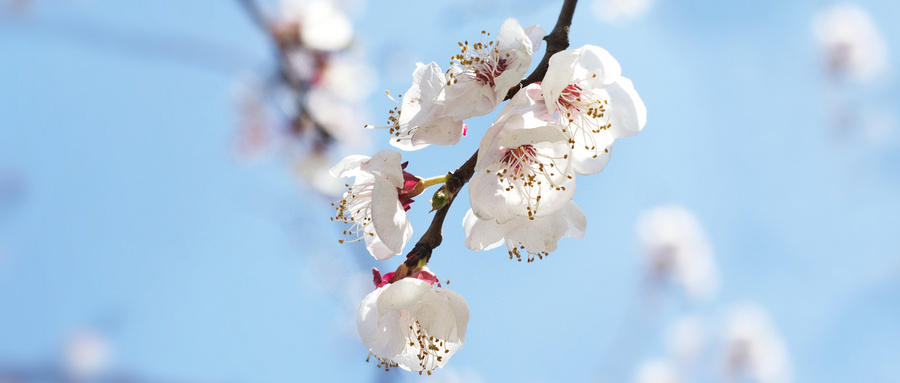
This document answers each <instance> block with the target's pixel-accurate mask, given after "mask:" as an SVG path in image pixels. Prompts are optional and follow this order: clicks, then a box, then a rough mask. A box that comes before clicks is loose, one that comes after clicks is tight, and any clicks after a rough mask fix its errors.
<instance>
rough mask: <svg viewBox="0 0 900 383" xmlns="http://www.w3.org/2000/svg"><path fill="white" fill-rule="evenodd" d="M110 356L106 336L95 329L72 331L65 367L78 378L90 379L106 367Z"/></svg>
mask: <svg viewBox="0 0 900 383" xmlns="http://www.w3.org/2000/svg"><path fill="white" fill-rule="evenodd" d="M109 358H110V350H109V344H108V342H107V340H106V338H105V337H104V336H103V335H102V334H100V333H99V332H97V331H95V330H91V329H80V330H76V331H75V332H73V333H71V334H70V335H69V338H68V339H67V340H66V343H65V348H64V349H63V369H64V371H65V372H66V374H67V375H68V376H71V377H73V378H75V379H76V380H89V379H92V378H95V377H96V376H97V375H98V374H100V373H102V372H103V370H104V369H106V367H107V366H108V364H109Z"/></svg>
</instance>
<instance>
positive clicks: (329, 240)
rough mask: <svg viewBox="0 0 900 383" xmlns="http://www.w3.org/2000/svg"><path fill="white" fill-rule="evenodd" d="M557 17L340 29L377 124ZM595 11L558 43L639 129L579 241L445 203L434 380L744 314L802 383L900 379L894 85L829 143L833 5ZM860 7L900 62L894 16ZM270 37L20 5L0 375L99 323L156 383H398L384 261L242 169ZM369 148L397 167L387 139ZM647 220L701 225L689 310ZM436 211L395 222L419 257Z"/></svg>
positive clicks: (97, 5)
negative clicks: (363, 312)
mask: <svg viewBox="0 0 900 383" xmlns="http://www.w3.org/2000/svg"><path fill="white" fill-rule="evenodd" d="M556 3H557V2H544V1H511V0H501V1H497V2H495V4H487V3H485V2H483V1H472V0H461V1H456V2H447V1H433V2H415V1H398V2H391V3H389V4H380V3H379V4H375V2H371V1H370V2H369V4H367V5H366V6H365V7H364V8H363V9H361V10H359V11H358V12H356V13H355V14H354V15H353V18H354V22H355V26H356V28H357V30H358V33H359V36H361V37H360V38H359V45H360V46H361V47H362V48H363V49H364V50H365V54H366V57H367V58H368V59H369V60H370V63H371V65H373V66H374V68H375V73H376V74H377V77H376V79H375V80H376V85H375V88H376V91H375V92H373V94H372V96H371V97H370V98H369V100H368V102H367V105H368V109H369V110H368V113H369V115H370V116H371V118H372V120H373V121H371V122H372V123H376V124H380V123H382V122H383V121H384V120H385V119H386V117H387V110H388V109H389V108H391V107H393V104H392V101H390V100H389V99H387V98H386V97H383V96H382V93H380V91H381V90H383V89H387V90H390V91H391V92H392V93H394V94H396V93H402V92H404V91H405V90H406V89H407V88H408V87H409V82H410V75H411V73H412V70H413V69H414V68H415V62H417V61H423V62H428V61H436V62H438V63H439V64H441V65H444V66H446V64H447V62H448V61H449V57H450V56H451V55H452V54H454V53H455V51H456V42H457V41H459V40H466V39H468V40H470V41H471V40H474V39H477V37H478V34H479V33H480V31H481V30H487V31H495V30H496V29H498V28H499V26H500V24H501V23H502V21H503V20H504V19H505V18H506V17H515V18H517V19H518V20H519V21H520V22H521V23H522V24H523V25H530V24H535V23H537V24H541V25H542V26H544V27H545V29H548V30H549V29H550V28H552V25H553V23H554V22H555V20H556V17H557V14H558V7H559V4H556ZM589 3H590V2H589V1H586V0H582V4H580V5H579V8H578V10H577V12H576V16H575V19H574V21H573V26H572V34H571V41H572V46H573V47H577V46H580V45H584V44H595V45H600V46H602V47H604V48H606V49H607V50H608V51H610V52H611V53H612V54H613V56H614V57H616V58H617V59H618V60H619V62H620V63H621V65H622V68H623V74H624V75H625V76H627V77H629V78H630V79H632V80H633V82H634V84H635V88H636V89H637V91H638V92H639V93H640V95H641V97H642V99H643V100H644V102H645V104H646V105H647V109H648V123H647V125H646V127H645V129H644V130H643V131H642V132H641V133H640V134H639V135H637V136H635V137H632V138H628V139H622V140H619V141H617V142H616V146H615V149H614V150H613V155H612V159H611V161H610V163H609V165H608V166H607V168H606V169H605V170H604V171H603V172H602V173H600V174H598V175H594V176H590V177H582V178H580V179H579V185H578V192H577V193H576V196H575V201H576V202H577V203H578V204H579V205H580V206H581V207H582V208H583V209H584V211H585V213H586V214H587V217H588V229H587V235H586V238H585V239H579V240H574V239H564V240H562V241H561V242H560V247H559V250H557V252H555V253H553V254H552V255H551V256H550V257H549V258H547V259H544V260H542V261H540V262H535V263H531V264H524V263H516V262H513V261H509V260H508V259H507V255H506V253H505V252H504V251H502V250H500V249H497V250H494V251H488V252H473V251H469V250H467V249H466V248H465V247H464V246H463V234H462V230H461V221H462V217H463V215H464V214H465V210H466V209H465V206H466V205H467V204H468V201H467V199H466V198H465V193H463V194H462V196H463V199H460V200H459V201H457V202H456V205H455V206H454V207H455V209H453V210H452V211H451V212H450V214H449V216H448V219H447V223H446V224H445V226H444V234H445V239H444V242H443V245H442V246H441V247H440V248H438V249H437V250H436V251H435V255H434V257H433V259H432V262H431V263H430V266H431V268H432V270H434V271H435V272H437V273H438V275H439V277H440V278H441V279H442V280H443V279H449V280H450V281H451V283H450V285H449V286H447V287H449V288H452V289H454V290H456V291H458V292H459V293H460V294H462V296H463V297H465V298H466V300H467V301H468V303H469V307H470V310H471V313H472V316H471V320H470V322H469V331H468V334H467V342H466V345H465V347H464V348H463V349H462V350H461V351H460V352H459V353H458V354H457V355H456V356H454V357H453V359H452V360H451V362H450V364H449V367H450V368H449V369H448V371H438V373H437V374H436V377H435V379H440V378H441V377H442V376H443V378H445V379H446V378H449V377H452V376H463V377H465V376H468V377H469V378H470V379H472V378H473V377H476V378H478V379H481V380H482V381H485V382H502V381H519V382H556V381H574V382H589V381H598V380H601V379H602V381H617V382H618V381H631V380H632V375H633V373H634V369H635V368H636V367H637V365H638V364H639V363H640V362H641V361H642V360H644V359H645V358H650V357H657V356H665V349H664V347H663V345H662V338H663V336H662V334H663V331H664V329H665V327H666V325H667V324H669V323H671V322H672V321H673V320H674V319H675V318H678V317H679V316H680V315H682V314H685V313H696V314H702V315H707V316H709V317H710V318H713V319H715V318H718V317H720V316H721V315H722V313H723V312H724V311H725V310H726V309H727V307H729V306H730V305H731V304H733V303H738V302H746V301H752V302H756V303H757V304H759V305H760V306H762V307H764V308H765V309H766V310H767V311H768V313H769V316H770V317H771V320H772V322H773V324H774V326H775V328H776V329H777V330H778V332H779V333H780V334H781V335H782V337H783V338H784V340H785V342H786V344H787V347H788V351H789V353H790V357H791V360H792V364H793V370H794V376H795V379H794V380H795V381H798V382H801V381H819V382H837V381H848V380H854V381H869V382H888V381H896V380H897V379H898V378H900V365H898V364H897V363H896V344H897V343H898V342H900V322H898V321H896V320H893V319H891V318H897V317H898V314H900V312H898V310H900V306H898V303H900V300H898V298H900V295H898V294H900V280H898V278H900V244H898V242H897V241H896V238H897V231H898V228H900V167H898V163H900V162H898V161H900V156H898V145H900V134H898V129H900V125H898V121H900V116H898V115H897V113H898V111H900V86H898V82H897V78H896V74H892V75H888V76H887V77H885V78H883V79H881V80H880V81H879V82H878V83H876V84H871V85H866V86H851V87H848V88H846V89H845V91H846V92H847V93H848V94H849V95H850V96H848V97H850V99H851V100H852V102H851V106H852V110H853V113H854V115H855V116H857V117H858V120H857V121H858V122H856V123H854V124H852V126H851V128H849V129H847V131H845V132H842V133H841V132H837V130H836V128H835V123H834V114H833V112H834V110H833V108H831V107H830V104H829V102H828V99H827V97H826V95H825V92H826V89H827V85H826V82H825V78H826V76H825V72H824V65H823V64H822V62H821V57H820V52H819V51H818V50H817V47H816V45H815V41H814V39H813V36H812V34H811V27H810V23H811V21H812V18H813V15H814V13H815V12H816V10H818V9H820V8H822V7H824V6H826V5H827V4H828V3H827V2H822V1H792V2H780V1H761V2H759V1H758V2H706V1H697V0H690V1H680V2H671V1H663V0H659V1H657V2H656V4H655V6H654V8H652V9H651V10H650V12H649V13H648V14H646V15H645V16H643V17H642V18H640V19H637V20H634V21H631V22H627V23H620V24H612V25H610V24H604V23H601V22H599V21H597V20H596V19H595V18H594V17H593V15H592V14H591V12H590V4H589ZM857 4H859V5H860V6H861V7H863V8H864V9H866V10H868V11H869V12H870V14H871V15H872V17H873V19H874V21H875V22H876V24H877V25H878V27H880V29H881V32H882V33H883V35H884V37H885V39H886V42H887V45H888V49H889V52H890V53H891V54H892V55H891V56H890V63H891V66H892V67H893V68H898V67H900V66H898V54H897V53H896V52H897V51H898V49H897V48H898V44H900V26H898V25H897V23H896V22H895V20H893V18H894V17H895V15H897V14H900V4H897V3H896V2H893V1H889V0H881V1H861V2H857ZM266 44H267V41H266V40H265V38H264V36H262V35H261V34H260V33H259V32H258V30H257V29H255V27H254V25H252V24H251V23H250V22H249V20H248V18H247V17H246V16H245V15H244V14H243V13H242V12H241V9H240V8H239V7H238V6H237V5H236V3H233V2H213V1H205V2H175V1H157V2H136V1H133V2H120V1H119V2H117V1H104V0H94V1H35V2H34V4H33V5H32V7H31V8H30V9H29V10H28V12H27V13H25V14H21V15H12V14H9V13H5V14H4V16H3V18H2V19H0V49H2V51H3V52H5V53H4V54H3V55H0V84H2V86H0V111H2V115H0V116H2V117H0V118H2V120H0V177H5V179H7V180H13V181H14V182H13V183H14V184H15V185H18V186H16V187H15V188H14V189H15V191H14V192H10V193H8V197H7V198H5V199H4V200H3V201H2V202H0V307H3V308H4V310H3V312H4V315H0V367H2V366H9V365H19V366H21V365H49V364H53V363H55V360H56V359H57V358H58V354H59V348H60V347H61V345H62V343H63V342H64V340H65V339H66V336H67V335H68V334H70V333H71V332H72V331H73V330H75V329H78V328H84V327H90V328H96V329H98V330H99V331H102V332H103V333H104V334H105V336H106V337H107V338H108V340H109V342H110V347H111V349H112V350H113V359H112V362H111V368H112V369H114V370H118V371H128V372H129V373H133V374H138V375H141V376H148V377H152V378H156V379H162V380H169V381H171V380H179V381H185V380H187V381H199V382H224V381H228V382H248V383H249V382H287V381H377V380H379V379H387V378H396V379H400V380H403V379H407V378H409V377H408V376H405V375H404V374H396V373H392V374H389V375H385V374H382V373H381V372H380V371H379V370H377V369H376V368H375V366H374V364H373V363H368V364H367V363H365V361H364V360H365V357H366V355H367V351H366V349H365V348H364V347H363V346H362V344H361V342H360V341H359V340H358V338H357V337H356V335H355V333H354V332H355V329H354V326H353V321H354V320H355V311H354V310H355V308H354V307H353V306H354V305H355V304H356V303H353V302H358V301H359V299H361V295H359V294H360V291H362V290H360V289H359V288H356V287H355V286H356V285H358V284H359V278H355V277H354V276H355V275H356V272H358V271H360V270H363V271H364V270H365V269H366V268H368V267H371V266H372V265H374V264H375V262H374V260H371V259H370V257H369V256H368V255H367V254H365V252H364V251H361V249H360V248H357V247H354V246H353V245H344V246H339V245H338V244H337V243H336V242H337V239H338V234H340V230H341V229H342V228H341V227H340V226H338V225H336V224H332V223H331V222H330V221H329V220H328V217H329V216H330V215H331V214H332V210H331V209H332V208H331V207H330V206H329V203H330V202H331V201H330V200H328V199H327V198H323V197H321V196H319V195H317V194H315V193H313V192H312V191H311V190H309V188H307V187H306V186H304V185H303V184H302V183H301V182H300V181H299V180H298V179H296V178H294V177H293V176H292V175H291V171H290V169H289V167H290V166H289V164H288V163H287V161H286V160H285V158H284V157H285V156H283V155H278V154H277V153H276V154H271V155H269V156H267V157H263V158H261V159H256V160H254V161H248V160H246V159H242V158H240V157H239V156H237V155H236V154H235V152H234V138H235V132H236V130H237V123H238V122H237V121H238V119H237V111H236V101H235V93H236V92H235V91H236V89H238V88H239V87H240V84H241V83H242V81H246V79H247V78H249V77H252V76H254V75H256V76H265V75H267V74H268V73H269V72H268V71H271V68H272V65H273V61H272V57H271V56H270V50H269V47H268V46H267V45H266ZM894 72H895V73H896V69H895V70H894ZM885 113H886V114H887V115H891V114H893V124H892V125H891V124H889V125H888V128H887V134H884V135H882V136H880V137H879V138H877V139H873V138H871V137H870V136H869V135H868V134H866V129H867V127H866V125H867V124H869V123H871V119H870V118H869V117H871V116H875V115H880V114H885ZM491 121H492V119H491V116H486V117H483V118H478V119H473V120H471V121H469V126H470V130H469V137H466V138H465V139H464V140H463V142H461V143H460V144H459V145H457V146H454V147H436V148H428V149H426V150H422V151H418V152H413V153H404V159H408V160H409V161H410V165H409V168H408V170H411V171H412V172H413V173H415V174H417V175H419V176H433V175H438V174H442V173H444V172H446V171H448V170H453V169H454V168H456V167H457V166H459V165H460V164H462V163H463V162H464V161H465V159H467V158H468V157H469V156H470V154H471V153H472V152H473V151H474V150H475V149H476V148H477V146H478V137H479V136H478V134H479V133H480V132H483V131H484V130H486V128H487V127H488V126H489V125H490V123H491ZM359 134H366V135H370V136H371V139H372V140H373V141H374V142H375V145H374V146H375V148H374V149H375V150H377V149H378V148H381V147H386V143H387V135H386V133H385V132H382V131H365V130H362V129H361V130H360V133H359ZM372 153H374V150H373V152H372ZM372 153H364V154H372ZM420 199H422V200H423V201H424V200H425V199H424V198H420ZM664 204H679V205H682V206H685V207H687V208H688V209H690V210H692V211H693V212H694V213H695V214H696V215H697V217H698V219H699V221H700V222H701V224H702V225H703V226H704V228H705V230H706V231H707V233H708V235H709V237H710V239H711V242H712V244H713V247H714V250H715V255H716V260H717V263H718V265H719V271H720V274H721V278H722V283H721V289H720V291H719V294H718V295H717V297H716V298H715V299H714V300H713V301H712V302H709V303H706V304H703V305H698V304H692V303H689V302H686V301H685V300H683V299H681V298H680V297H679V295H678V294H677V293H676V292H675V291H663V292H661V293H659V295H658V296H656V298H655V300H654V301H653V302H655V304H656V308H655V309H653V310H649V311H648V312H642V311H639V310H636V309H635V308H636V307H641V306H640V305H641V304H643V303H641V302H643V301H642V300H643V299H647V298H646V297H645V296H644V295H642V294H643V293H642V290H641V288H642V282H643V281H642V274H641V272H642V270H641V264H640V261H639V260H640V258H639V255H640V254H639V252H638V250H639V248H638V244H637V238H636V235H635V233H634V225H635V222H636V220H637V218H638V216H639V215H640V214H641V213H642V212H644V211H646V210H647V209H650V208H653V207H656V206H659V205H664ZM427 210H428V209H427V208H426V206H415V205H414V208H413V209H412V210H411V211H410V214H411V218H412V221H413V224H414V228H415V230H416V234H415V235H414V238H418V235H420V234H421V233H422V232H424V227H425V226H426V225H427V222H428V221H429V220H430V216H428V215H427ZM360 247H361V246H360ZM399 262H400V260H396V259H395V260H390V261H386V262H382V264H380V265H378V266H379V268H381V269H382V270H385V269H388V270H389V269H393V268H394V267H396V265H397V264H398V263H399ZM348 286H349V287H350V288H349V289H348V288H347V287H348ZM345 290H349V291H351V292H352V293H346V292H345ZM348 294H349V295H348ZM636 312H639V313H642V314H636ZM635 315H639V317H635ZM711 331H715V329H711ZM617 339H625V341H621V340H617ZM617 342H624V343H617ZM620 344H625V345H627V347H623V348H621V349H619V348H618V347H619V346H618V345H620ZM442 374H443V375H442ZM409 375H410V376H411V375H412V374H409Z"/></svg>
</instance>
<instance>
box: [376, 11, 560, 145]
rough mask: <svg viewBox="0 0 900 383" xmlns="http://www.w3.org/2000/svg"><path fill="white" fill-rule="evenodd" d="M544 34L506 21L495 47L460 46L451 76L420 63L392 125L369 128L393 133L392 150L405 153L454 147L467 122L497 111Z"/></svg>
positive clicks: (450, 70)
mask: <svg viewBox="0 0 900 383" xmlns="http://www.w3.org/2000/svg"><path fill="white" fill-rule="evenodd" d="M482 33H483V34H484V35H488V34H487V33H486V32H482ZM543 35H544V31H543V30H542V29H541V28H540V27H538V26H537V25H533V26H530V27H528V28H525V29H522V27H521V26H520V25H519V23H518V22H517V21H516V20H515V19H507V20H506V21H505V22H504V23H503V25H502V26H501V27H500V33H498V35H497V41H496V42H494V41H490V42H488V43H483V42H478V43H474V44H472V45H471V46H470V45H469V43H468V41H467V42H465V43H462V42H461V43H459V45H460V47H461V52H460V53H459V54H457V55H455V56H453V60H454V62H453V64H452V65H451V67H450V69H449V70H447V72H443V71H442V70H441V67H440V66H439V65H438V64H437V63H435V62H431V63H429V64H428V65H425V64H422V63H418V64H416V70H415V72H413V83H412V86H411V87H410V88H409V90H407V91H406V93H405V94H403V95H402V101H401V103H400V107H399V108H394V110H392V111H391V115H390V117H389V119H388V125H387V126H382V127H375V126H367V127H369V128H388V129H390V133H391V135H393V136H394V137H393V138H391V140H390V143H391V145H394V146H396V147H398V148H400V149H403V150H417V149H421V148H424V147H426V146H428V145H454V144H456V143H457V142H459V140H460V138H462V136H463V134H464V132H465V130H466V125H465V124H464V122H463V121H464V120H465V119H467V118H471V117H476V116H483V115H485V114H488V113H490V112H491V111H493V110H494V109H495V108H496V107H497V106H498V105H500V103H501V102H502V101H503V99H504V98H505V97H506V93H507V92H508V91H509V89H510V88H512V87H513V86H515V85H516V84H518V83H519V81H521V80H522V77H523V76H524V75H525V73H526V72H527V71H528V67H529V66H530V65H531V58H532V56H533V54H534V51H535V50H537V49H538V47H539V46H540V43H541V39H542V38H543Z"/></svg>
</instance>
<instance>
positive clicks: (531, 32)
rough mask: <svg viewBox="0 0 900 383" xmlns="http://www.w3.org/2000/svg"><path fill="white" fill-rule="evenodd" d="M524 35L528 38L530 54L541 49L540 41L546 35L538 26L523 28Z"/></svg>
mask: <svg viewBox="0 0 900 383" xmlns="http://www.w3.org/2000/svg"><path fill="white" fill-rule="evenodd" d="M525 35H526V36H528V40H529V41H531V52H532V53H534V52H537V51H538V49H541V41H543V40H544V36H546V35H547V32H545V31H544V29H543V28H541V26H540V25H537V24H535V25H531V26H527V27H525Z"/></svg>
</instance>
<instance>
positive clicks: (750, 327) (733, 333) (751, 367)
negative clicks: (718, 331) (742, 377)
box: [723, 304, 791, 383]
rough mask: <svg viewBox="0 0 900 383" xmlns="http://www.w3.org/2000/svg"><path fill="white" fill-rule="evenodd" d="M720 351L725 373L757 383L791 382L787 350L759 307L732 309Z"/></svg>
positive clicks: (747, 305) (744, 306) (745, 305)
mask: <svg viewBox="0 0 900 383" xmlns="http://www.w3.org/2000/svg"><path fill="white" fill-rule="evenodd" d="M723 348H724V354H723V360H724V363H725V369H726V371H727V372H728V373H731V374H736V373H744V374H747V375H748V376H749V377H751V378H752V379H754V380H755V381H757V382H760V383H786V382H789V381H790V380H791V371H790V361H789V360H788V353H787V347H786V346H785V344H784V341H782V340H781V338H780V337H779V336H778V335H777V333H776V332H775V330H774V328H773V327H772V325H771V323H770V322H769V318H768V317H767V315H766V314H765V312H764V311H763V310H762V309H761V308H760V307H759V306H756V305H752V304H744V305H741V306H736V307H734V308H732V310H731V311H730V313H729V315H728V319H727V324H726V328H725V338H724V347H723Z"/></svg>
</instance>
